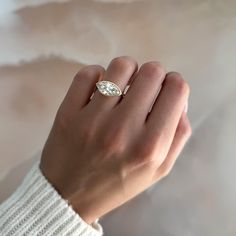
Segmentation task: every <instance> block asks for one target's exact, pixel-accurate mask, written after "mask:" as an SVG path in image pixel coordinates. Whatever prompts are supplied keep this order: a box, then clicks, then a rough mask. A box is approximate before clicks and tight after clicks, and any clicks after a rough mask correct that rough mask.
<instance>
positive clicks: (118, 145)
mask: <svg viewBox="0 0 236 236" xmlns="http://www.w3.org/2000/svg"><path fill="white" fill-rule="evenodd" d="M124 136H125V135H124V131H123V129H121V128H116V129H115V130H112V129H110V130H109V132H107V134H106V135H104V136H103V139H102V146H103V148H104V150H106V151H108V152H110V153H117V154H119V153H122V152H123V151H124V150H125V139H124Z"/></svg>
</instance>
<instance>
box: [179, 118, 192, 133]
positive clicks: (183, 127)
mask: <svg viewBox="0 0 236 236" xmlns="http://www.w3.org/2000/svg"><path fill="white" fill-rule="evenodd" d="M178 130H179V132H180V134H181V135H182V136H185V137H190V136H191V134H192V128H191V126H190V124H189V123H188V122H187V121H182V122H180V123H179V128H178Z"/></svg>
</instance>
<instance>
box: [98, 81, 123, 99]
mask: <svg viewBox="0 0 236 236" xmlns="http://www.w3.org/2000/svg"><path fill="white" fill-rule="evenodd" d="M96 86H97V88H98V91H99V92H100V93H101V94H102V95H105V96H121V95H122V92H121V89H120V88H119V87H118V86H117V85H116V84H115V83H113V82H111V81H107V80H101V81H98V82H97V83H96Z"/></svg>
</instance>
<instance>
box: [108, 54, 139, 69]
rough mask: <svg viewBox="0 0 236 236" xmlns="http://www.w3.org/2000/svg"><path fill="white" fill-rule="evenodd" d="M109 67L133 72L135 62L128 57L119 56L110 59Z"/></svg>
mask: <svg viewBox="0 0 236 236" xmlns="http://www.w3.org/2000/svg"><path fill="white" fill-rule="evenodd" d="M111 65H112V66H114V67H117V69H118V70H119V69H130V70H133V69H134V67H136V65H137V62H136V61H135V60H134V59H133V58H131V57H129V56H121V57H116V58H114V59H112V61H111Z"/></svg>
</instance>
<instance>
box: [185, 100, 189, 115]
mask: <svg viewBox="0 0 236 236" xmlns="http://www.w3.org/2000/svg"><path fill="white" fill-rule="evenodd" d="M184 112H185V113H187V112H188V101H187V102H186V104H185V106H184Z"/></svg>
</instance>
